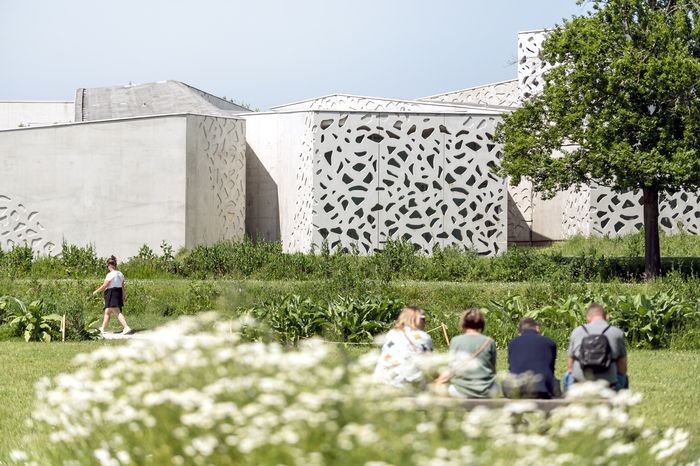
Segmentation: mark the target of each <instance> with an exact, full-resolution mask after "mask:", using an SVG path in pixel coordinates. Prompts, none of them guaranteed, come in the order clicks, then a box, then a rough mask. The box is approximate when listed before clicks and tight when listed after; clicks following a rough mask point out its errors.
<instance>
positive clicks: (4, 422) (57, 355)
mask: <svg viewBox="0 0 700 466" xmlns="http://www.w3.org/2000/svg"><path fill="white" fill-rule="evenodd" d="M153 323H155V322H148V324H149V325H151V324H153ZM143 324H146V322H140V321H138V320H136V319H134V324H133V326H135V327H138V326H139V325H143ZM117 344H120V343H119V342H116V341H111V342H109V341H97V342H83V343H51V344H43V343H25V342H23V341H5V342H0V367H2V368H3V370H2V371H1V372H0V400H2V401H3V402H2V403H0V461H1V459H2V458H6V457H7V454H8V453H9V451H10V450H11V449H13V448H21V447H26V445H24V442H25V437H26V436H27V435H28V434H29V433H30V431H31V428H30V427H29V426H28V425H27V424H26V420H27V419H28V418H29V416H30V415H31V410H32V402H33V399H34V394H33V385H34V383H35V382H36V381H37V380H39V379H40V378H41V377H45V376H49V377H50V376H54V375H56V374H58V373H60V372H62V371H67V370H70V368H71V360H72V358H73V356H75V355H76V354H78V353H81V352H86V351H90V350H92V349H95V348H98V347H100V346H103V345H117ZM560 359H561V360H560V362H559V364H558V372H561V371H562V370H563V368H564V359H563V355H562V356H561V357H560ZM504 368H505V353H504V352H503V351H501V352H500V353H499V369H504ZM698 374H700V352H691V351H686V352H681V351H670V350H664V351H633V352H631V354H630V379H631V384H632V388H633V389H634V390H637V391H640V392H641V393H642V394H643V395H644V399H643V401H642V403H641V404H640V405H639V406H637V407H635V408H634V409H636V410H637V412H638V413H639V414H642V415H643V416H644V417H645V418H646V419H647V420H648V424H649V425H651V426H656V427H658V428H662V429H663V428H665V427H671V426H675V427H682V428H684V429H687V430H689V431H690V433H691V435H692V439H691V442H690V446H689V450H688V452H687V453H688V459H695V458H700V421H699V420H698V419H697V406H700V390H698V384H699V383H700V376H699V375H698Z"/></svg>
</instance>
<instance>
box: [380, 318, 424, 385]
mask: <svg viewBox="0 0 700 466" xmlns="http://www.w3.org/2000/svg"><path fill="white" fill-rule="evenodd" d="M432 350H433V340H432V338H430V335H428V334H427V333H425V332H424V331H422V330H413V329H411V328H410V327H408V326H407V327H404V329H403V330H397V329H393V330H390V331H389V333H387V334H386V337H385V340H384V345H383V346H382V353H381V355H380V356H379V360H378V361H377V367H376V368H375V369H374V379H375V380H376V381H378V382H384V383H388V384H391V385H394V386H401V385H403V384H405V383H412V382H418V381H421V380H422V379H423V371H421V369H420V367H419V366H418V364H417V362H416V357H419V356H420V354H421V353H425V352H428V351H432Z"/></svg>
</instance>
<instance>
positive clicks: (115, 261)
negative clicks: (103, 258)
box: [107, 255, 117, 268]
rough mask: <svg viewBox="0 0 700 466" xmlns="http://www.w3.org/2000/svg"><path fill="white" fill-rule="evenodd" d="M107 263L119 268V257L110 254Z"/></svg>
mask: <svg viewBox="0 0 700 466" xmlns="http://www.w3.org/2000/svg"><path fill="white" fill-rule="evenodd" d="M107 265H111V266H112V267H114V268H117V258H116V257H114V256H113V255H112V256H109V259H107Z"/></svg>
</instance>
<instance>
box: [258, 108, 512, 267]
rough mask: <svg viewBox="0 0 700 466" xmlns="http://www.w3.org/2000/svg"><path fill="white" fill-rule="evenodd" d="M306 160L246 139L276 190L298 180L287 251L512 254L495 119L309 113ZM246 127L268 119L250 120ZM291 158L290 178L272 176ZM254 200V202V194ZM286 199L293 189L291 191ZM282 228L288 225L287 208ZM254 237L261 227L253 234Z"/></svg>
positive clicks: (296, 152) (297, 153) (305, 133)
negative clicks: (399, 246) (407, 247)
mask: <svg viewBox="0 0 700 466" xmlns="http://www.w3.org/2000/svg"><path fill="white" fill-rule="evenodd" d="M303 113H304V114H305V115H306V119H305V127H304V129H303V131H299V135H298V137H299V138H300V139H301V140H302V141H304V143H303V144H302V146H301V148H300V150H299V149H294V150H291V151H289V152H286V151H285V148H284V147H280V146H277V148H275V149H270V148H269V147H268V146H266V144H265V143H264V139H263V135H257V136H256V134H257V133H255V134H253V133H249V137H248V144H249V152H250V153H255V157H256V158H258V159H260V160H261V161H262V165H265V166H267V167H269V171H268V173H269V174H270V175H271V177H272V178H273V179H274V180H275V182H276V184H277V186H278V187H279V186H282V184H283V179H284V177H291V176H294V179H295V187H294V189H295V192H294V193H289V196H291V197H293V198H294V199H295V202H294V205H293V206H288V208H289V209H290V210H292V211H293V221H292V224H293V228H290V229H287V231H282V233H281V236H282V242H283V245H284V247H285V249H286V250H288V251H308V250H310V249H311V248H312V245H313V246H315V247H316V248H318V247H320V246H321V244H323V243H324V242H327V244H328V245H329V246H330V247H332V248H335V247H336V246H338V245H340V246H342V247H345V248H353V247H356V248H357V250H358V251H359V252H360V253H363V254H370V253H372V252H374V251H375V250H378V249H381V248H383V246H384V244H385V242H386V241H387V240H388V239H389V238H392V239H399V238H403V239H406V240H408V241H410V242H411V243H413V244H414V245H415V246H416V248H417V249H419V250H421V251H423V252H426V253H430V252H432V250H433V248H434V247H435V246H441V247H446V246H452V245H456V246H459V247H465V248H472V249H475V250H477V251H478V252H479V253H481V254H496V253H498V252H500V251H503V250H504V249H505V247H506V240H507V239H506V228H505V224H506V203H507V194H506V189H505V181H504V180H503V179H501V178H499V177H497V176H495V175H494V174H493V173H491V168H492V167H494V166H495V164H496V163H497V162H498V159H499V158H500V152H499V147H498V146H497V145H496V144H495V143H494V141H493V133H494V129H495V126H496V123H497V118H495V117H493V116H490V115H464V114H462V115H453V114H430V113H418V114H416V113H388V112H330V111H323V112H303ZM248 118H249V127H250V128H255V127H258V126H262V125H263V123H261V121H262V120H264V119H278V120H279V119H285V118H287V119H288V118H291V116H290V115H275V114H271V115H256V116H250V117H248ZM286 158H294V159H295V160H296V162H295V165H294V169H295V171H294V174H292V173H289V172H287V173H280V172H278V171H277V170H276V169H275V168H274V167H275V165H277V164H279V163H280V161H282V160H284V159H286ZM248 187H249V192H248V195H249V196H251V197H254V196H256V187H255V186H253V185H251V184H249V185H248ZM287 189H288V188H287ZM284 197H287V196H285V194H284V193H280V194H279V206H280V218H281V219H284V218H285V217H289V213H287V212H285V211H284V210H285V209H284V208H283V207H282V199H283V198H284ZM252 230H253V231H254V230H255V227H253V228H252Z"/></svg>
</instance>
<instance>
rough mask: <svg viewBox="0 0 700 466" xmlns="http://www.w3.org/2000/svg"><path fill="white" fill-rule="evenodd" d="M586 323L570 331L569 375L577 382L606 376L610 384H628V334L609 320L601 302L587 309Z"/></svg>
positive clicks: (615, 387)
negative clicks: (626, 335) (626, 341)
mask: <svg viewBox="0 0 700 466" xmlns="http://www.w3.org/2000/svg"><path fill="white" fill-rule="evenodd" d="M586 322H587V323H586V324H585V325H581V326H579V327H576V328H575V329H574V331H573V332H571V339H570V341H569V359H568V362H567V376H565V377H567V378H568V377H570V376H573V380H574V382H584V381H586V380H605V381H606V382H608V383H609V384H610V388H613V389H615V390H621V389H626V388H629V379H628V378H627V347H626V345H625V334H624V333H623V332H622V330H620V329H619V328H617V327H615V326H613V325H611V324H609V323H608V314H607V312H605V309H603V306H601V305H600V304H595V303H594V304H591V305H590V306H589V307H588V309H587V311H586Z"/></svg>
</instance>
